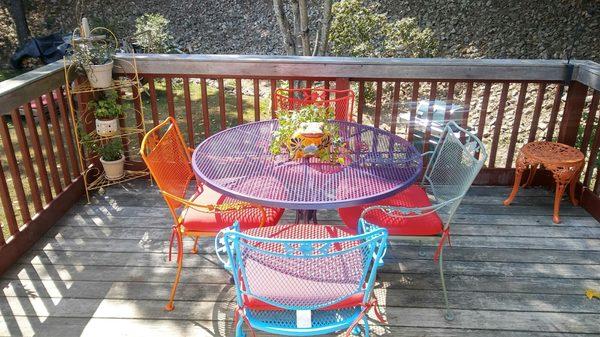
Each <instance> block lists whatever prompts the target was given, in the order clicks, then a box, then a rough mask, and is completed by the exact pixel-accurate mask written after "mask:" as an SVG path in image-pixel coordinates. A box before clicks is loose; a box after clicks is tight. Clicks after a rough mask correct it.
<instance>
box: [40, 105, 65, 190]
mask: <svg viewBox="0 0 600 337" xmlns="http://www.w3.org/2000/svg"><path fill="white" fill-rule="evenodd" d="M35 103H36V105H37V115H38V118H39V123H38V124H39V126H40V130H41V131H42V140H43V143H44V149H45V151H46V156H45V158H47V159H48V166H49V168H50V179H51V181H52V187H53V188H54V193H56V194H59V193H60V192H62V186H61V184H60V178H59V177H58V169H57V167H56V158H55V156H54V147H53V146H52V140H50V131H49V130H48V121H47V120H46V113H45V112H44V108H43V104H42V98H41V97H38V98H36V99H35Z"/></svg>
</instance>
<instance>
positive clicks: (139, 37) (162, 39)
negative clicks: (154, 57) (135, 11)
mask: <svg viewBox="0 0 600 337" xmlns="http://www.w3.org/2000/svg"><path fill="white" fill-rule="evenodd" d="M168 25H169V20H168V19H167V18H165V17H164V16H162V15H161V14H153V13H146V14H144V15H142V16H140V17H138V18H137V19H136V20H135V35H134V36H135V42H136V44H137V45H138V46H140V47H141V48H142V50H143V51H144V52H145V53H154V54H161V53H169V52H171V51H172V50H173V47H172V43H171V41H172V37H171V35H170V34H169V32H168V30H167V26H168Z"/></svg>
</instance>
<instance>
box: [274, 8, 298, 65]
mask: <svg viewBox="0 0 600 337" xmlns="http://www.w3.org/2000/svg"><path fill="white" fill-rule="evenodd" d="M273 11H274V12H275V16H276V17H277V24H278V25H279V30H280V31H281V36H283V43H284V45H285V50H286V52H287V54H288V55H295V54H296V43H295V39H294V37H293V36H292V32H291V30H290V23H289V22H288V20H287V19H286V18H285V11H284V9H283V2H282V0H273Z"/></svg>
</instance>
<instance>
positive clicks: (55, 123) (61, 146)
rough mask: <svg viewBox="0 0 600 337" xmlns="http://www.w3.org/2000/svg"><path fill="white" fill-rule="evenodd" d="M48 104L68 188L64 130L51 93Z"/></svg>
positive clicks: (63, 174)
mask: <svg viewBox="0 0 600 337" xmlns="http://www.w3.org/2000/svg"><path fill="white" fill-rule="evenodd" d="M46 102H47V105H48V114H49V115H50V123H51V124H52V133H53V134H54V143H55V144H56V149H57V151H58V160H59V161H60V167H61V171H62V177H63V181H64V184H65V186H67V185H69V184H70V183H71V173H70V172H69V165H68V164H67V155H66V153H65V144H64V142H63V135H62V130H61V128H60V124H59V122H58V118H57V111H56V105H55V104H56V103H55V101H54V97H53V96H52V92H51V91H49V92H48V93H47V94H46Z"/></svg>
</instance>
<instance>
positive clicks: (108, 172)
mask: <svg viewBox="0 0 600 337" xmlns="http://www.w3.org/2000/svg"><path fill="white" fill-rule="evenodd" d="M95 151H96V153H98V155H99V156H100V162H101V163H102V167H103V168H104V175H105V176H106V179H108V180H119V179H121V178H123V176H124V175H125V156H123V143H122V142H121V140H120V139H113V140H111V141H109V142H107V143H106V144H98V146H97V148H96V150H95Z"/></svg>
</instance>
